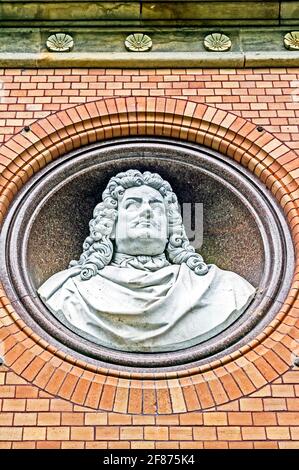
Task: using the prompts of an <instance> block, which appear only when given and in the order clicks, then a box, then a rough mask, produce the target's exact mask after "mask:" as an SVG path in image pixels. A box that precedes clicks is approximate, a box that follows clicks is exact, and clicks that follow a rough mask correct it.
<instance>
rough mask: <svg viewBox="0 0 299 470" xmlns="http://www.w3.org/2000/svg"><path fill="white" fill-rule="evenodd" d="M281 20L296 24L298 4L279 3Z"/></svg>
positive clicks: (298, 16)
mask: <svg viewBox="0 0 299 470" xmlns="http://www.w3.org/2000/svg"><path fill="white" fill-rule="evenodd" d="M280 15H281V19H282V20H286V21H288V20H289V21H294V22H296V23H297V24H298V20H299V2H298V1H297V2H293V1H290V2H281V13H280Z"/></svg>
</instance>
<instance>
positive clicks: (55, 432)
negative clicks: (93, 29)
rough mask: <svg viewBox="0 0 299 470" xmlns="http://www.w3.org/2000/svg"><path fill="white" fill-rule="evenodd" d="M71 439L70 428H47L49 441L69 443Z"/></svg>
mask: <svg viewBox="0 0 299 470" xmlns="http://www.w3.org/2000/svg"><path fill="white" fill-rule="evenodd" d="M69 438H70V428H69V427H63V426H61V427H58V426H55V427H49V428H47V439H48V440H49V441H67V440H68V439H69Z"/></svg>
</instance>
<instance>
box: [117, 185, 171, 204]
mask: <svg viewBox="0 0 299 470" xmlns="http://www.w3.org/2000/svg"><path fill="white" fill-rule="evenodd" d="M130 197H132V198H133V197H136V198H141V199H157V200H159V201H163V196H162V195H161V194H160V193H159V191H158V190H157V189H154V188H151V187H150V186H146V185H143V186H138V187H134V188H128V189H126V190H125V193H124V197H123V201H125V200H126V199H129V198H130Z"/></svg>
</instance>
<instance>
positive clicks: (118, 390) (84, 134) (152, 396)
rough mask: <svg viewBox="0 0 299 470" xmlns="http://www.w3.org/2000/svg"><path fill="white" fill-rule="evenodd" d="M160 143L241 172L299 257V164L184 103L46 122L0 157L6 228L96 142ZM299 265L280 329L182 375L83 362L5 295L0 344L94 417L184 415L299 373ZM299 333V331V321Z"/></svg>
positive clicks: (67, 115)
mask: <svg viewBox="0 0 299 470" xmlns="http://www.w3.org/2000/svg"><path fill="white" fill-rule="evenodd" d="M130 135H131V136H136V135H139V136H140V135H151V136H153V135H158V136H165V137H173V138H180V139H183V140H187V141H190V142H196V143H199V144H202V145H205V146H207V147H209V148H212V149H214V150H218V151H220V152H221V153H223V154H225V155H227V156H229V157H230V158H232V159H234V160H235V161H238V162H240V163H241V164H242V165H243V166H245V167H247V168H248V169H249V170H251V171H252V172H253V173H254V174H256V175H257V176H258V177H259V178H260V180H261V181H263V182H264V184H265V185H266V186H267V187H268V188H269V189H270V190H271V191H272V193H273V194H274V195H275V197H276V198H277V200H278V201H279V203H280V205H281V206H282V208H283V210H284V213H285V216H286V218H287V219H288V222H289V225H290V227H291V230H292V236H293V240H294V244H295V251H296V256H298V241H299V213H298V197H299V191H298V189H299V186H298V176H299V175H298V174H297V173H298V170H296V167H297V161H296V159H297V158H298V157H297V156H296V154H295V153H294V152H293V151H291V150H290V149H289V148H288V147H287V146H286V145H285V144H283V143H282V142H281V141H279V140H278V139H277V138H275V137H274V136H273V135H271V134H270V133H267V132H264V131H263V132H259V131H258V130H257V128H256V126H255V125H254V124H252V123H250V122H248V121H246V120H244V119H242V118H240V117H237V116H236V115H234V114H232V113H228V112H226V111H223V110H218V109H217V108H214V107H209V106H206V105H203V104H198V103H195V102H192V101H187V100H185V99H172V98H159V99H156V98H144V97H140V98H113V99H102V100H99V101H94V102H90V103H87V104H84V105H79V106H75V107H73V108H69V109H67V110H64V111H60V112H58V113H56V114H53V115H51V116H49V117H48V118H45V119H41V120H39V121H37V122H35V123H34V124H32V125H31V126H30V130H29V131H28V132H26V131H25V130H24V131H22V132H20V133H19V134H17V135H15V136H13V137H12V138H11V139H10V140H9V141H8V142H6V143H5V144H4V145H2V147H0V164H1V172H2V176H1V186H0V217H1V221H2V220H3V217H4V216H5V213H6V211H7V209H8V207H9V204H10V203H11V201H12V200H13V198H14V196H15V195H16V194H17V192H18V191H19V189H20V188H21V187H22V186H23V184H25V183H26V181H27V180H28V179H29V178H30V177H31V176H32V175H33V174H34V173H36V172H37V171H39V170H40V169H41V168H43V167H44V166H46V165H47V164H48V163H49V162H51V161H53V160H55V159H56V158H59V157H60V156H61V155H63V154H65V153H67V152H69V151H71V150H73V149H76V148H79V147H81V146H84V145H87V144H91V143H93V142H96V141H100V140H104V139H110V138H115V137H121V136H130ZM298 280H299V272H298V264H297V265H296V272H295V275H294V280H293V284H292V287H291V289H290V292H289V295H288V297H287V299H286V301H285V303H284V305H282V308H281V311H280V312H279V313H278V315H277V316H276V317H275V319H274V320H273V321H272V322H271V323H270V324H269V325H268V326H267V328H265V329H264V331H263V332H262V333H261V334H260V335H259V336H257V337H256V338H255V339H254V340H253V341H251V342H250V343H248V344H247V345H246V346H244V347H242V348H241V349H240V350H238V351H235V352H234V353H233V354H230V355H227V356H225V357H223V358H222V359H221V360H217V361H213V362H212V363H210V364H207V365H204V366H201V367H198V368H193V369H189V370H186V371H180V372H177V373H175V372H170V373H168V374H166V373H163V374H161V373H159V372H157V373H156V374H153V373H136V374H132V373H120V372H119V373H117V372H115V371H111V370H109V369H105V368H98V367H96V366H93V365H90V364H88V363H85V362H84V361H79V360H77V359H75V358H74V357H71V356H68V355H66V353H65V352H63V351H61V350H58V349H57V348H55V347H54V346H53V345H51V344H48V343H47V342H46V341H44V340H43V339H42V338H40V337H39V336H38V335H37V334H36V333H34V332H33V331H32V330H31V328H29V327H28V326H27V325H26V324H25V323H24V322H23V320H22V319H21V318H20V317H19V316H18V314H17V313H16V312H15V311H14V309H13V306H12V304H11V303H10V300H9V299H8V298H7V296H6V294H5V292H4V291H3V289H2V288H1V291H0V302H1V303H0V320H1V323H2V327H1V328H0V340H2V341H3V342H4V347H5V351H6V354H5V362H6V365H7V366H9V367H11V369H12V370H13V371H15V372H16V373H17V374H19V375H21V376H22V377H24V378H25V379H26V380H27V381H29V382H32V383H33V384H35V385H36V386H38V387H40V388H41V389H43V390H45V391H47V392H48V393H51V394H55V395H57V396H60V397H62V398H65V399H68V400H71V401H72V402H74V403H77V404H80V405H85V406H87V407H91V408H94V409H101V410H107V411H115V412H129V413H163V414H164V413H178V412H185V411H193V410H199V409H203V408H209V407H212V406H215V405H220V404H223V403H226V402H228V401H231V400H234V399H238V398H240V397H242V396H244V395H248V394H250V393H252V392H254V391H256V390H257V389H259V388H261V387H263V386H264V385H266V383H268V382H269V381H273V380H274V379H276V378H277V377H278V376H279V375H281V374H282V373H284V372H285V371H287V370H288V369H289V368H290V362H291V355H292V353H293V349H294V344H295V338H296V320H297V318H298V308H299V303H298V300H297V293H298ZM297 326H298V321H297Z"/></svg>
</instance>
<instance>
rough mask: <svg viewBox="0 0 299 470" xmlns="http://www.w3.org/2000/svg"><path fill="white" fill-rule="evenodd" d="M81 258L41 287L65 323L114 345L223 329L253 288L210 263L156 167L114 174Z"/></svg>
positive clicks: (172, 345) (187, 340) (183, 342)
mask: <svg viewBox="0 0 299 470" xmlns="http://www.w3.org/2000/svg"><path fill="white" fill-rule="evenodd" d="M89 225H90V234H89V236H88V237H87V238H86V239H85V242H84V244H83V253H82V254H81V256H80V258H79V260H78V261H71V263H70V266H69V268H68V269H66V270H64V271H61V272H58V273H56V274H54V275H53V276H51V277H50V278H49V279H48V280H47V281H46V282H45V283H44V284H43V285H42V286H41V287H40V288H39V289H38V293H39V295H40V297H41V299H42V301H43V302H44V303H45V305H46V306H47V307H48V309H49V310H50V311H51V312H52V313H53V314H54V315H56V316H58V317H59V318H60V319H63V320H62V321H63V322H64V323H65V324H66V325H67V326H69V327H75V328H76V331H78V330H79V332H80V331H81V332H84V334H85V335H86V334H88V335H89V336H90V337H91V338H92V339H93V340H94V341H96V342H97V343H100V344H101V345H104V346H107V347H109V348H112V349H118V350H123V351H134V352H156V351H176V350H178V349H182V348H186V347H188V345H190V344H196V342H200V341H202V340H203V339H205V337H207V336H211V335H213V334H217V332H218V331H221V330H223V329H224V328H225V327H226V326H227V325H229V324H231V322H232V321H233V319H234V318H237V317H238V316H239V315H241V314H242V313H243V312H244V310H245V309H246V308H247V307H248V305H249V304H250V302H251V301H252V299H253V298H254V296H255V292H256V289H255V288H254V287H253V286H252V285H251V284H250V283H249V282H247V281H246V280H245V279H244V278H242V277H241V276H239V275H238V274H236V273H234V272H230V271H224V270H222V269H220V268H218V267H217V266H216V265H214V264H211V265H207V264H206V263H205V262H204V260H203V258H202V257H201V256H200V255H199V254H198V253H196V252H195V249H194V248H193V247H192V246H191V244H190V242H189V240H188V238H187V236H186V232H185V228H184V225H183V222H182V217H181V214H180V210H179V205H178V200H177V196H176V195H175V193H174V192H173V191H172V188H171V186H170V184H169V183H168V182H167V181H165V180H163V179H162V178H161V176H160V175H158V174H157V173H151V172H149V171H146V172H144V173H141V172H140V171H138V170H128V171H126V172H122V173H119V174H117V175H116V176H114V177H113V178H111V179H110V181H109V183H108V185H107V188H106V189H105V191H104V192H103V200H102V202H100V203H99V204H98V205H97V206H96V207H95V209H94V213H93V219H92V220H91V221H90V224H89Z"/></svg>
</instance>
